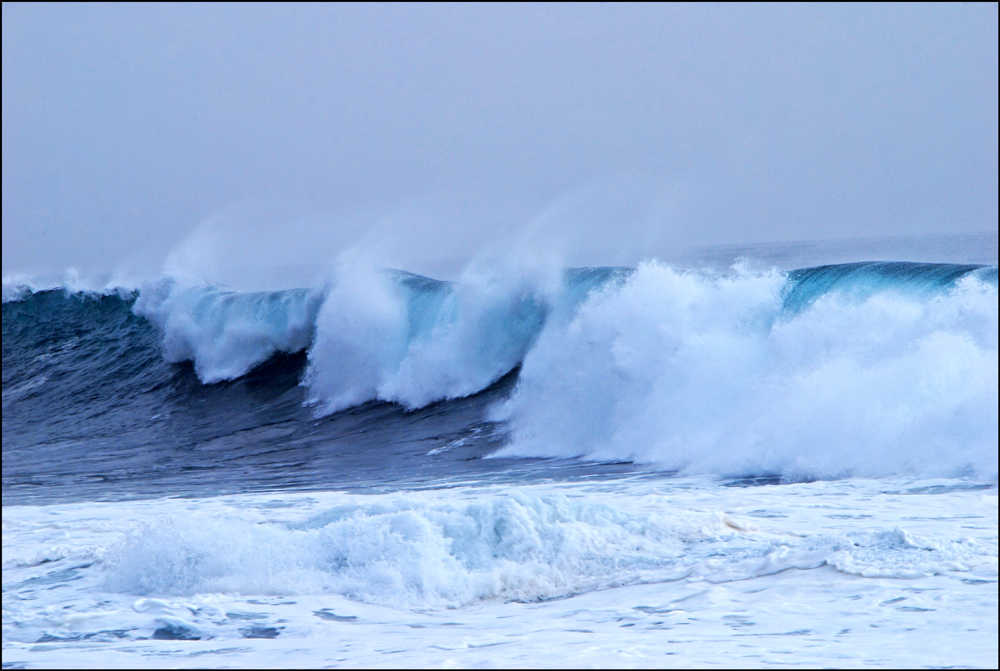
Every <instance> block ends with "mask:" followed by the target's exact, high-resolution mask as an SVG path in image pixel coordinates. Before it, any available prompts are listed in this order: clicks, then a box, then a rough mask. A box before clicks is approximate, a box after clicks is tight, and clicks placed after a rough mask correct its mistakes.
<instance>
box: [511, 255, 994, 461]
mask: <svg viewBox="0 0 1000 671" xmlns="http://www.w3.org/2000/svg"><path fill="white" fill-rule="evenodd" d="M785 281H786V280H785V277H784V275H783V274H781V273H778V272H765V273H752V272H741V273H738V274H736V275H734V276H729V277H713V276H706V275H700V274H694V273H683V272H677V271H675V270H672V269H670V268H668V267H665V266H663V265H660V264H657V263H646V264H643V265H641V266H640V267H639V268H638V270H637V271H636V272H635V273H634V275H633V276H632V277H631V278H630V279H629V281H628V282H627V283H626V284H625V286H624V287H623V288H621V290H614V291H610V290H609V291H605V292H602V293H599V294H594V295H592V296H591V298H590V299H589V300H588V301H587V302H586V303H585V304H584V305H583V306H581V308H580V309H579V310H578V312H577V313H576V315H575V316H574V318H573V319H572V320H570V321H569V322H568V323H566V324H551V325H550V326H549V327H547V328H546V329H545V331H544V332H543V333H542V335H541V337H540V338H539V341H538V343H537V344H536V346H535V347H534V348H533V349H532V350H531V351H530V352H529V353H528V355H527V356H526V358H525V361H524V365H523V367H522V369H521V374H520V383H519V385H518V387H517V389H516V392H515V394H514V396H513V397H512V398H511V400H510V401H509V402H508V403H506V404H505V405H504V406H503V407H502V408H500V409H498V411H497V412H496V413H495V418H497V419H501V420H506V421H509V422H510V424H511V427H512V430H513V438H514V440H513V443H512V444H511V445H510V446H508V447H507V448H505V449H504V450H502V451H501V453H500V454H501V456H514V455H518V456H560V457H566V456H583V457H586V458H591V459H598V460H612V461H618V460H634V461H638V462H644V463H650V464H655V465H657V466H658V467H661V468H666V469H677V470H683V471H685V472H691V473H699V472H701V473H709V472H710V473H727V474H733V475H739V474H760V473H781V474H784V475H786V476H789V477H792V478H800V477H821V478H826V477H843V476H847V475H851V474H853V475H869V476H877V475H885V474H894V473H895V474H904V473H913V474H923V475H933V476H955V475H967V474H968V475H976V476H978V477H981V478H985V479H987V480H989V479H992V480H995V479H996V477H997V450H996V445H997V288H996V285H995V284H991V283H989V282H983V281H980V280H979V279H977V278H975V277H966V278H964V279H963V280H961V281H960V282H959V283H958V284H957V286H955V287H954V288H953V289H952V290H950V291H948V292H945V293H939V294H934V295H931V296H927V295H915V294H907V293H903V292H893V291H883V292H880V293H876V294H874V295H870V296H867V297H861V298H859V297H856V296H855V297H852V296H851V295H848V294H841V293H837V292H832V293H829V294H826V295H824V296H822V297H820V298H819V299H818V300H816V301H815V302H814V303H813V304H812V305H810V306H808V307H806V308H804V309H802V310H800V311H796V312H791V311H783V310H782V289H783V287H784V286H785Z"/></svg>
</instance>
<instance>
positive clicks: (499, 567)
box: [3, 478, 997, 667]
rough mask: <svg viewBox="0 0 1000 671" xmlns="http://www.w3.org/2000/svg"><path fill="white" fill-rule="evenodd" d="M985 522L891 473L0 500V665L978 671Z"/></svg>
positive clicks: (967, 491) (986, 597) (992, 544)
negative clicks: (784, 481)
mask: <svg viewBox="0 0 1000 671" xmlns="http://www.w3.org/2000/svg"><path fill="white" fill-rule="evenodd" d="M996 514H997V505H996V489H995V488H992V489H983V488H982V487H981V486H980V487H979V488H977V486H976V485H975V484H974V483H971V482H970V481H967V480H936V481H919V482H914V481H909V480H906V479H902V478H896V479H887V480H840V481H833V482H814V483H808V484H795V485H784V486H765V487H754V488H749V489H738V488H729V487H719V486H718V485H717V484H715V483H713V482H711V481H709V480H708V479H705V478H701V479H699V478H663V479H648V478H646V479H642V480H636V481H632V482H629V481H604V482H597V483H594V482H592V483H564V484H558V485H516V486H504V487H499V486H498V487H483V488H475V487H471V488H457V489H442V490H436V491H426V492H408V493H407V492H400V493H395V494H382V495H358V494H345V493H334V492H311V493H309V494H287V493H270V494H255V495H240V496H230V497H222V498H214V499H201V500H191V499H163V500H152V501H133V502H120V503H76V504H66V505H55V506H41V507H30V506H29V507H7V508H5V509H4V515H3V519H4V539H3V541H4V590H3V592H4V603H3V607H4V623H3V633H4V661H5V662H27V663H29V664H32V665H36V664H37V665H41V666H57V665H58V664H56V662H63V665H65V664H66V663H69V664H71V665H76V666H80V665H93V666H95V667H101V666H104V667H109V666H135V665H137V664H138V665H143V666H149V665H152V666H160V665H162V666H175V667H176V666H188V665H194V666H227V665H239V666H245V665H247V664H253V665H257V666H259V665H266V666H282V665H284V666H287V665H288V664H289V663H293V664H302V665H309V666H324V665H333V664H340V665H348V666H373V665H379V664H388V663H393V664H394V665H397V666H398V665H412V666H427V665H428V664H433V663H444V661H446V660H448V659H450V660H452V663H454V664H455V665H457V666H473V665H478V664H482V663H484V662H489V661H491V660H492V662H493V663H495V664H500V665H504V666H510V665H520V664H525V665H527V664H529V663H533V665H536V666H538V665H557V664H558V663H559V661H560V660H562V661H563V662H567V663H569V662H572V663H575V664H576V665H579V664H581V663H585V662H586V661H587V659H593V658H594V655H597V656H599V657H600V659H602V660H604V661H605V663H607V664H609V665H613V666H623V665H627V664H628V663H636V664H641V665H643V666H662V665H663V664H664V660H666V662H667V663H670V662H671V661H676V662H677V663H682V664H684V665H691V664H695V665H700V664H709V663H714V662H726V661H731V660H733V659H737V660H738V661H740V663H741V664H743V663H745V664H755V663H764V662H765V661H766V662H768V663H771V662H774V661H782V660H784V661H789V660H794V661H796V662H799V663H801V664H803V665H807V666H830V665H837V666H853V665H861V664H864V665H865V666H888V667H897V666H912V665H915V664H917V663H924V664H932V665H936V664H940V663H950V664H960V665H972V666H991V663H990V662H991V661H993V658H995V656H996V649H997V646H996V596H997V595H996V578H997V538H996ZM552 597H568V598H565V599H555V600H553V599H552ZM162 639H167V640H162ZM195 639H197V640H195ZM84 651H86V652H87V654H81V653H82V652H84ZM673 652H676V653H678V655H679V657H678V659H677V660H672V658H670V657H664V655H665V654H668V653H673ZM74 655H75V657H74ZM206 655H208V657H206ZM74 660H75V661H74ZM289 660H291V661H289ZM129 662H131V664H129ZM543 662H544V664H543Z"/></svg>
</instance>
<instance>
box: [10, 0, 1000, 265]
mask: <svg viewBox="0 0 1000 671" xmlns="http://www.w3.org/2000/svg"><path fill="white" fill-rule="evenodd" d="M997 77H998V75H997V8H996V5H995V4H994V5H970V6H951V5H931V6H926V5H874V6H850V7H844V6H839V5H819V6H805V7H798V6H795V7H791V6H770V5H766V6H758V5H754V6H721V7H718V6H707V5H695V6H690V5H653V6H648V5H626V6H621V5H598V6H591V5H559V6H548V5H527V6H506V5H475V6H464V5H442V6H438V5H435V6H428V5H415V6H410V5H408V6H387V5H347V6H343V5H331V6H315V5H294V6H280V7H279V6H277V5H263V6H260V5H235V6H233V5H183V6H173V5H124V6H117V5H116V6H96V5H70V6H61V5H19V4H8V3H5V4H4V5H3V274H4V276H5V277H7V276H10V275H17V274H28V275H32V274H34V275H40V274H59V273H62V272H64V271H65V270H66V269H67V268H71V267H72V268H76V269H78V270H79V272H80V273H82V274H95V273H103V274H115V273H117V274H121V275H128V276H151V275H155V274H157V273H159V272H161V271H162V270H163V269H164V267H165V266H164V264H167V266H170V264H177V263H184V264H187V266H188V267H189V268H190V267H195V268H197V267H200V265H205V266H206V267H209V266H214V265H218V264H220V263H221V264H223V265H229V266H241V267H242V268H244V269H247V268H254V267H255V266H258V265H259V266H265V265H272V266H281V265H283V264H284V265H289V264H292V265H294V264H303V265H313V266H318V265H324V264H325V265H329V264H332V263H333V262H334V261H335V259H336V258H337V257H338V256H339V255H341V254H343V253H345V252H347V251H348V250H357V249H362V250H364V251H365V253H369V254H375V255H377V256H379V258H382V259H385V261H386V262H387V263H395V264H397V265H401V266H406V267H408V268H413V269H415V270H420V269H421V268H424V267H432V266H433V264H434V263H435V262H436V263H438V264H439V265H440V263H441V260H442V259H458V261H457V263H461V262H462V260H467V259H469V258H471V257H472V256H475V255H481V254H492V255H494V256H496V255H499V256H503V255H507V254H513V253H522V254H523V253H548V252H549V251H552V250H554V251H552V253H556V254H559V255H560V258H564V259H565V260H566V262H567V263H580V262H588V263H601V264H606V265H612V264H623V263H634V262H635V261H636V260H637V259H640V258H644V257H647V256H653V255H660V256H662V255H664V254H665V250H678V249H687V248H692V247H697V246H704V245H742V244H753V243H764V242H771V243H776V242H783V241H803V240H838V239H853V238H879V237H886V236H912V235H918V236H920V235H942V234H951V233H974V232H984V233H990V232H993V233H994V234H995V232H996V230H997V181H998V174H997V125H998V119H997ZM517 250H520V251H517ZM525 250H529V251H525ZM178 259H180V261H178Z"/></svg>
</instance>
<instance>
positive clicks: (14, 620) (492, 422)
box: [2, 233, 998, 668]
mask: <svg viewBox="0 0 1000 671" xmlns="http://www.w3.org/2000/svg"><path fill="white" fill-rule="evenodd" d="M997 284H998V281H997V235H996V233H986V234H980V235H953V236H935V237H913V238H894V239H873V240H854V241H839V242H810V243H783V244H775V245H748V246H747V245H744V246H725V247H712V248H703V249H700V250H696V251H694V252H690V253H687V254H678V255H677V256H675V257H667V258H665V260H656V259H650V260H646V261H643V262H641V263H638V264H637V265H635V266H634V267H585V268H564V267H561V266H559V267H548V266H545V265H544V264H542V265H539V264H534V265H532V264H526V265H521V266H516V265H511V266H509V267H507V266H505V267H504V268H502V269H497V268H496V267H487V266H476V265H471V266H469V267H468V268H466V269H465V270H464V271H462V272H459V273H458V274H457V275H456V276H455V277H453V278H451V279H447V280H444V279H435V278H431V277H426V276H423V275H419V274H414V273H412V272H408V271H407V270H406V269H391V268H382V267H368V266H364V265H361V264H354V265H351V264H342V265H341V266H339V267H338V268H337V270H336V271H335V272H333V273H332V274H331V275H330V277H329V280H328V281H326V282H324V283H321V284H320V285H318V286H303V287H299V288H292V289H280V290H271V291H237V290H235V289H232V288H229V287H225V286H220V285H208V284H202V283H198V282H195V281H192V280H191V279H190V278H180V277H170V276H164V277H158V278H153V279H151V280H149V281H147V282H144V283H141V284H139V285H136V286H128V287H123V286H107V287H102V288H101V289H99V290H92V289H81V288H79V287H76V286H71V285H70V284H68V283H62V284H60V283H58V282H56V283H48V284H46V283H40V282H35V283H32V282H28V281H26V280H23V279H5V281H4V287H3V295H4V297H3V341H2V344H3V667H4V668H34V667H94V668H117V667H171V668H178V667H221V666H253V667H288V666H292V667H315V666H392V667H398V666H435V667H437V666H461V667H480V666H483V667H493V666H499V667H510V666H517V667H524V666H542V667H551V666H560V667H566V666H572V667H578V666H582V667H594V666H596V667H661V668H662V667H671V666H681V667H686V666H710V665H721V666H738V667H747V666H750V667H762V666H772V665H780V666H796V665H798V666H806V667H815V666H837V667H842V666H868V667H870V666H882V667H917V666H920V667H924V666H931V667H935V666H966V667H987V668H995V667H996V666H997V664H998V647H997V627H998V623H997V596H998V589H997V580H998V573H997V569H998V567H997V557H998V507H997V474H998V468H997V463H998V457H997V453H998V450H997V441H998V412H997V407H998V398H997V397H998V379H997V374H998V359H997V343H998V314H997V306H998V299H997Z"/></svg>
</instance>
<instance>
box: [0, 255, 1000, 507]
mask: <svg viewBox="0 0 1000 671" xmlns="http://www.w3.org/2000/svg"><path fill="white" fill-rule="evenodd" d="M8 299H9V300H8ZM187 362H190V363H187ZM386 403H388V404H389V405H386ZM996 408H997V268H996V267H995V266H991V267H983V266H970V265H954V264H916V263H855V264H844V265H834V266H821V267H815V268H806V269H801V270H796V271H791V272H787V273H786V272H779V271H776V270H775V271H767V272H755V271H751V270H748V269H746V268H739V267H736V268H735V269H734V270H732V271H731V272H729V273H726V274H717V273H711V272H707V271H706V272H689V271H678V270H675V269H672V268H670V267H668V266H665V265H662V264H658V263H646V264H642V265H640V266H639V267H638V268H636V269H628V268H592V269H575V270H569V271H565V272H563V273H557V274H555V275H545V274H544V273H543V274H539V275H537V276H532V275H523V276H517V275H514V276H508V277H502V276H488V275H477V274H473V273H470V274H467V275H466V276H463V277H462V278H460V279H459V280H457V281H455V282H442V281H437V280H433V279H430V278H426V277H421V276H418V275H413V274H410V273H406V272H402V271H378V272H370V273H362V272H358V273H353V274H349V273H342V274H341V275H340V276H338V277H337V278H336V281H335V282H333V283H332V284H331V285H330V286H327V287H324V288H318V289H296V290H288V291H279V292H258V293H236V292H232V291H227V290H224V289H221V288H218V287H209V286H191V285H186V284H182V283H179V282H176V281H174V280H171V279H164V280H161V281H158V282H154V283H149V284H147V285H145V286H143V288H142V289H141V290H140V291H138V292H132V293H129V292H122V293H112V294H108V295H100V294H88V293H70V292H67V291H62V290H52V291H40V292H31V291H14V290H11V291H9V292H8V291H7V287H5V302H4V304H3V410H4V434H3V441H4V483H5V496H6V492H7V490H8V485H10V486H13V484H12V483H18V486H22V485H23V486H24V487H28V486H29V485H30V484H31V483H34V485H32V486H37V485H40V484H44V483H46V482H49V480H47V479H46V478H49V477H50V476H51V477H55V474H59V473H62V474H63V475H64V476H65V479H64V480H63V481H61V482H67V481H72V480H73V478H76V480H80V477H79V473H80V472H82V471H80V470H79V469H80V468H83V466H82V465H81V464H83V463H88V464H90V463H92V462H93V464H96V463H97V462H99V461H100V460H101V459H106V460H112V463H113V467H110V466H109V465H108V464H105V465H104V466H102V468H103V469H104V470H100V469H98V470H97V471H93V472H100V473H102V476H101V478H102V481H103V483H104V484H103V485H101V486H109V487H110V486H111V485H110V484H108V483H111V482H114V481H115V479H116V478H120V479H121V480H122V481H128V480H129V478H142V479H144V482H147V483H148V482H151V481H153V480H155V478H156V477H159V474H162V476H163V477H164V478H167V479H169V478H170V477H173V476H171V473H173V474H174V475H177V477H180V475H179V474H180V473H181V471H182V470H183V469H188V471H191V472H189V473H188V474H187V475H185V476H184V477H185V478H187V479H188V480H191V479H192V478H195V477H196V475H197V474H198V473H200V472H202V469H204V475H205V478H206V479H212V478H215V477H216V475H217V471H216V470H214V469H217V468H219V464H220V463H222V462H226V463H227V464H229V465H230V466H232V468H236V467H237V465H239V468H240V469H242V471H240V472H242V473H243V474H244V475H245V474H246V473H248V472H250V473H253V474H255V475H253V477H250V478H249V479H250V480H254V478H257V479H258V480H259V479H260V478H265V479H266V478H268V477H271V476H272V475H274V474H275V473H277V472H278V471H281V468H283V467H284V466H287V465H288V464H289V463H295V464H300V465H302V464H313V465H315V464H322V468H323V469H325V470H324V471H323V473H324V476H323V478H322V482H318V483H316V484H317V486H321V485H323V484H326V485H329V484H330V483H331V481H332V480H335V479H336V478H338V477H348V476H347V475H345V474H352V475H350V477H352V478H355V479H358V478H361V476H360V475H358V474H359V473H360V472H362V471H363V472H364V473H366V476H365V477H367V474H370V469H371V468H374V466H373V464H374V463H375V462H379V461H380V460H381V462H382V463H389V462H392V463H395V464H396V466H395V467H396V468H402V469H406V470H407V471H408V472H416V471H417V470H419V469H420V468H431V466H428V464H429V463H430V462H429V461H428V459H427V458H426V457H427V455H428V454H432V455H437V456H441V455H445V454H446V453H447V454H449V455H452V456H449V457H448V458H449V459H452V458H453V461H452V462H449V464H450V465H449V468H460V467H459V466H458V465H456V464H458V463H459V462H463V461H470V460H472V461H475V463H476V464H477V466H476V467H477V468H480V469H486V470H502V469H504V468H508V467H510V466H509V465H510V464H511V463H514V462H510V461H508V460H507V459H487V460H482V459H480V457H483V456H486V455H488V454H493V455H494V456H501V457H507V458H521V457H557V458H565V459H578V458H583V459H584V460H591V461H595V462H603V463H620V462H631V463H635V464H644V465H648V466H652V467H654V468H656V469H665V470H677V471H686V472H696V473H719V474H725V475H732V476H758V475H781V476H784V477H786V478H791V479H801V478H837V477H844V476H849V475H883V474H905V473H915V474H925V475H948V476H951V475H973V476H976V477H983V478H993V479H995V478H996V474H997V453H996V444H997V409H996ZM389 444H396V445H403V446H406V447H405V448H400V450H397V451H392V450H388V448H386V445H389ZM501 445H502V447H501ZM109 446H111V447H109ZM456 446H457V448H456ZM472 446H475V447H472ZM112 447H113V449H112ZM458 448H461V449H458ZM463 450H465V451H463ZM468 450H472V451H471V452H470V451H468ZM264 454H273V456H272V457H267V458H264V457H262V456H261V455H264ZM345 455H353V456H349V457H348V456H345ZM437 456H436V457H435V458H437ZM441 458H445V457H444V456H441ZM46 460H50V461H51V468H46V469H43V470H44V472H43V473H41V474H39V472H38V471H39V468H38V466H39V464H46V463H48V462H47V461H46ZM338 460H339V461H338ZM264 462H267V463H268V464H269V465H268V467H267V468H263V467H262V466H261V464H262V463H264ZM517 463H522V462H517ZM523 463H527V462H523ZM93 464H92V465H93ZM421 464H422V465H421ZM505 464H506V465H505ZM283 465H284V466H283ZM29 466H30V467H31V468H29ZM88 468H89V467H88ZM95 468H96V466H95ZM303 468H306V467H305V466H303ZM435 468H437V466H435ZM463 468H464V467H463ZM19 469H20V470H19ZM108 469H110V470H108ZM352 469H353V470H352ZM357 469H362V471H359V470H357ZM365 469H369V470H365ZM21 471H24V473H21ZM28 471H32V472H33V474H32V475H30V477H29V476H28V475H26V473H27V472H28ZM88 472H91V471H88ZM192 472H193V473H194V475H192ZM234 472H236V471H234ZM303 472H304V471H303ZM19 473H20V474H19ZM313 475H315V473H314V472H313ZM397 475H398V473H397ZM438 475H440V473H439V474H438ZM274 477H278V476H277V475H274ZM281 477H282V478H285V480H284V482H285V483H286V484H287V478H288V477H291V476H289V475H288V472H287V471H284V475H283V476H281ZM295 477H296V478H298V477H299V476H298V475H297V476H295ZM309 477H313V476H312V475H311V476H309ZM278 479H281V478H278ZM302 479H309V478H306V477H305V476H302ZM362 479H363V478H362ZM254 481H255V482H256V480H254ZM95 486H97V485H95Z"/></svg>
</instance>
